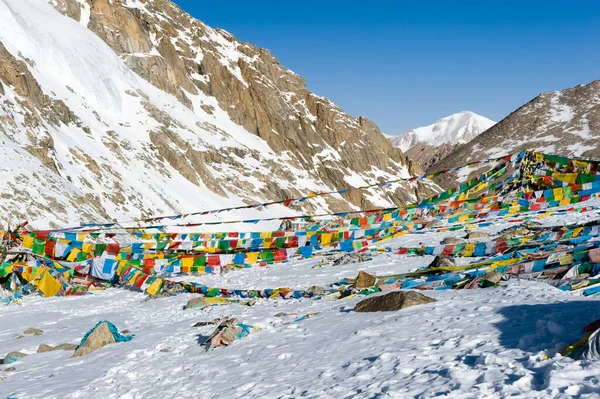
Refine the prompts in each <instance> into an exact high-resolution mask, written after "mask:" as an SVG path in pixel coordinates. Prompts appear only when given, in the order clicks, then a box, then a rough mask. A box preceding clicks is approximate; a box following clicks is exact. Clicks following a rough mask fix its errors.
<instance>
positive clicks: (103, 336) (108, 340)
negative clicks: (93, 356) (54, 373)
mask: <svg viewBox="0 0 600 399" xmlns="http://www.w3.org/2000/svg"><path fill="white" fill-rule="evenodd" d="M116 342H117V341H116V340H115V337H114V336H113V333H112V331H110V328H109V327H108V324H107V323H102V324H100V325H99V326H98V327H96V328H95V329H94V331H93V332H92V333H91V334H90V335H89V336H88V337H87V339H86V340H85V342H84V343H83V345H81V346H79V347H78V348H77V350H76V351H75V353H74V354H73V357H80V356H85V355H87V354H90V353H92V352H94V351H96V350H98V349H100V348H102V347H103V346H106V345H109V344H114V343H116Z"/></svg>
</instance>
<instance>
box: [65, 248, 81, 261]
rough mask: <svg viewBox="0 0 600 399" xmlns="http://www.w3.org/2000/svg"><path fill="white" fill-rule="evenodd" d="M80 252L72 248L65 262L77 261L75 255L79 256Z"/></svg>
mask: <svg viewBox="0 0 600 399" xmlns="http://www.w3.org/2000/svg"><path fill="white" fill-rule="evenodd" d="M80 252H81V251H80V250H79V249H78V248H73V250H72V251H71V253H70V254H69V256H67V261H69V262H75V261H76V260H77V255H79V253H80Z"/></svg>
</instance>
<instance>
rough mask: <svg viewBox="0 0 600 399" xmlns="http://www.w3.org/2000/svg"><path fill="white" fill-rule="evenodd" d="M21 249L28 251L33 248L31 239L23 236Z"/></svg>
mask: <svg viewBox="0 0 600 399" xmlns="http://www.w3.org/2000/svg"><path fill="white" fill-rule="evenodd" d="M23 247H25V248H28V249H31V248H33V237H31V236H25V237H24V238H23Z"/></svg>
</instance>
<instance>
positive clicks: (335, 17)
mask: <svg viewBox="0 0 600 399" xmlns="http://www.w3.org/2000/svg"><path fill="white" fill-rule="evenodd" d="M175 2H176V3H178V4H179V5H180V6H181V7H182V8H183V9H184V10H186V11H187V12H189V13H190V14H192V15H193V16H194V17H196V18H198V19H200V20H202V21H203V22H205V23H207V24H208V25H210V26H213V27H219V28H223V29H225V30H227V31H229V32H231V33H233V34H234V35H235V36H236V37H238V38H239V39H240V40H243V41H247V42H251V43H254V44H256V45H258V46H260V47H265V48H268V49H270V50H271V52H272V53H273V54H274V55H275V56H276V57H277V58H279V60H280V61H281V62H282V64H283V65H285V66H287V67H288V68H290V69H292V70H293V71H295V72H297V73H298V74H300V75H302V76H304V77H305V78H306V80H307V83H308V88H309V90H311V91H313V92H315V93H317V94H319V95H322V96H326V97H328V98H330V99H331V100H332V101H334V102H336V103H337V104H339V105H340V106H341V107H342V108H344V110H346V112H348V113H349V114H351V115H353V116H364V117H367V118H369V119H372V120H374V121H375V122H376V123H377V124H378V125H379V126H380V128H381V129H382V130H383V131H384V132H387V133H401V132H403V131H405V130H408V129H410V128H413V127H417V126H422V125H426V124H429V123H432V122H434V121H435V120H437V119H439V118H441V117H444V116H447V115H449V114H451V113H454V112H459V111H463V110H470V111H474V112H477V113H479V114H481V115H484V116H486V117H488V118H491V119H494V120H500V119H502V118H503V117H505V116H506V115H507V114H508V113H510V112H512V111H513V110H514V109H516V108H517V107H518V106H520V105H522V104H524V103H526V102H527V101H529V100H530V99H532V98H533V97H535V96H536V95H538V94H539V93H542V92H546V91H552V90H559V89H563V88H567V87H570V86H574V85H577V84H580V83H588V82H590V81H592V80H595V79H600V46H599V44H600V2H598V1H596V2H592V1H576V0H575V1H573V0H572V1H561V2H558V1H556V2H554V1H537V0H521V1H518V2H517V1H512V0H504V1H503V0H497V1H485V0H479V1H451V0H447V1H435V0H433V1H419V0H414V1H371V2H368V1H360V2H358V1H338V0H333V1H327V0H321V1H314V0H304V1H293V2H287V1H281V0H279V1H273V0H262V1H261V0H254V1H250V0H247V1H237V0H228V1H210V2H209V1H202V2H199V1H197V0H175Z"/></svg>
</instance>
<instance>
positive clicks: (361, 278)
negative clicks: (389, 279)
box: [354, 270, 376, 290]
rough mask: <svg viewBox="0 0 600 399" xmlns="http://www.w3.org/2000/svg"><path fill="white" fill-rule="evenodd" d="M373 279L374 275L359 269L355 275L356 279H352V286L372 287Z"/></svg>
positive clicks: (359, 287)
mask: <svg viewBox="0 0 600 399" xmlns="http://www.w3.org/2000/svg"><path fill="white" fill-rule="evenodd" d="M375 280H376V277H375V276H373V275H372V274H369V273H365V272H363V271H362V270H361V271H359V272H358V276H356V281H354V288H356V289H359V290H361V289H363V288H369V287H372V286H373V285H375Z"/></svg>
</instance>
